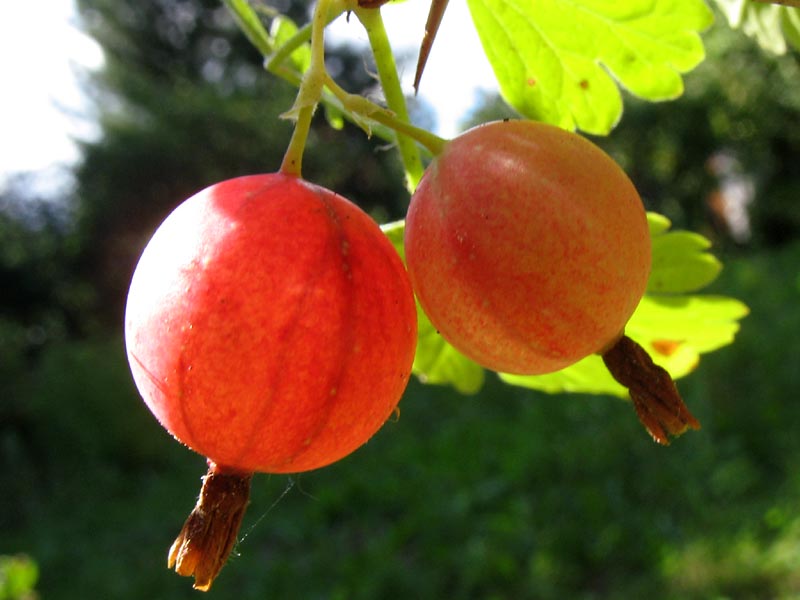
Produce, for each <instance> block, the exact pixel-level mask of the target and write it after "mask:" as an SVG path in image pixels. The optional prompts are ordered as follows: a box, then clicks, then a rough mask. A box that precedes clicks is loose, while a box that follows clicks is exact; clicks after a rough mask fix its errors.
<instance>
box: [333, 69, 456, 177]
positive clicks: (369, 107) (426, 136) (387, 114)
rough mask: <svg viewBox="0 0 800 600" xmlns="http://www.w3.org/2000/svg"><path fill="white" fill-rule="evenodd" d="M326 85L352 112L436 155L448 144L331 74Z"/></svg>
mask: <svg viewBox="0 0 800 600" xmlns="http://www.w3.org/2000/svg"><path fill="white" fill-rule="evenodd" d="M325 87H327V88H328V89H329V90H330V92H331V93H332V94H333V95H334V96H335V97H336V99H337V100H339V102H341V104H342V106H343V107H344V108H345V109H346V110H348V111H350V112H351V113H352V114H357V115H359V116H360V117H363V118H365V119H369V120H372V121H375V122H376V123H380V124H381V125H385V126H386V127H389V128H390V129H393V130H394V131H396V132H398V133H400V134H402V135H401V136H398V139H405V140H406V141H410V142H411V143H412V144H413V143H414V142H418V143H420V144H422V145H423V146H424V147H425V148H427V149H428V150H429V151H430V152H431V154H433V155H434V156H435V155H437V154H439V153H440V152H441V151H442V149H443V148H444V145H445V144H447V140H445V139H443V138H440V137H439V136H438V135H434V134H433V133H431V132H430V131H427V130H426V129H421V128H420V127H416V126H415V125H412V124H411V123H409V122H408V121H405V120H403V119H399V118H398V117H397V116H396V115H395V113H394V112H392V111H391V110H388V109H386V108H383V107H382V106H379V105H377V104H375V103H374V102H370V101H369V100H368V99H366V98H365V97H364V96H361V95H359V94H350V93H348V92H347V91H345V90H344V89H342V87H341V86H340V85H339V84H338V83H336V82H335V81H334V80H333V78H332V77H330V76H329V75H326V77H325ZM414 152H415V154H416V156H417V159H419V152H418V151H417V150H416V148H415V150H414ZM420 164H421V163H420ZM407 176H408V174H407ZM420 177H421V175H420ZM417 183H419V179H417V180H416V181H415V182H414V186H416V184H417ZM411 191H413V190H411Z"/></svg>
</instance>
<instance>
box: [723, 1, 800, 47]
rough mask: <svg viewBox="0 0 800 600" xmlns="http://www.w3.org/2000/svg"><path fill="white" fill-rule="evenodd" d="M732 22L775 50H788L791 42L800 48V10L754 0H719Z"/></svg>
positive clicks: (733, 25)
mask: <svg viewBox="0 0 800 600" xmlns="http://www.w3.org/2000/svg"><path fill="white" fill-rule="evenodd" d="M715 1H716V3H717V6H719V8H720V10H721V11H722V13H723V14H724V15H725V17H726V18H727V20H728V23H729V24H730V26H731V27H733V28H734V29H741V30H742V32H744V33H745V34H746V35H748V36H750V37H751V38H753V39H754V40H756V42H758V45H759V46H761V47H762V48H763V49H764V50H766V51H767V52H771V53H773V54H785V53H786V50H787V43H788V44H791V45H792V46H794V47H795V48H798V49H800V10H798V9H797V8H791V7H788V6H779V5H777V4H770V3H764V2H753V1H752V0H715Z"/></svg>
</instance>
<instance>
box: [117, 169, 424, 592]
mask: <svg viewBox="0 0 800 600" xmlns="http://www.w3.org/2000/svg"><path fill="white" fill-rule="evenodd" d="M416 331H417V330H416V309H415V303H414V298H413V293H412V291H411V286H410V283H409V280H408V276H407V273H406V271H405V267H404V266H403V263H402V261H401V259H400V257H399V255H398V254H397V252H396V251H395V249H394V248H393V247H392V245H391V243H390V242H389V240H388V238H386V236H385V235H384V234H383V232H382V231H381V230H380V228H379V227H378V225H377V224H376V223H375V222H374V221H373V220H372V219H371V218H370V217H369V216H368V215H367V214H366V213H364V212H363V211H362V210H361V209H360V208H358V207H357V206H356V205H355V204H353V203H351V202H349V201H348V200H346V199H345V198H343V197H341V196H338V195H336V194H335V193H333V192H331V191H329V190H327V189H324V188H322V187H319V186H316V185H313V184H310V183H308V182H305V181H303V180H302V179H300V178H299V177H297V176H293V175H286V174H283V173H275V174H265V175H254V176H247V177H240V178H236V179H231V180H228V181H223V182H221V183H217V184H216V185H212V186H211V187H209V188H207V189H205V190H203V191H201V192H199V193H198V194H196V195H194V196H192V197H191V198H189V199H188V200H186V201H185V202H183V203H182V204H181V205H179V206H178V207H177V208H176V209H175V210H174V211H173V212H172V213H171V214H170V215H169V216H168V217H167V218H166V220H165V221H164V222H163V223H162V224H161V226H160V227H159V228H158V230H157V231H156V233H155V235H154V236H153V237H152V239H151V240H150V242H149V243H148V245H147V247H146V248H145V250H144V252H143V254H142V256H141V259H140V260H139V263H138V265H137V267H136V270H135V272H134V275H133V279H132V281H131V285H130V290H129V293H128V299H127V306H126V312H125V340H126V346H127V355H128V361H129V363H130V368H131V371H132V373H133V378H134V381H135V383H136V385H137V387H138V389H139V392H140V393H141V395H142V397H143V399H144V401H145V403H146V404H147V406H148V407H149V409H150V410H151V411H152V412H153V414H154V415H155V416H156V418H157V419H158V420H159V422H160V423H161V424H162V425H163V426H164V427H165V428H166V429H167V430H168V431H169V432H170V433H171V434H172V435H173V436H174V437H175V438H177V439H178V440H179V441H181V442H182V443H184V444H185V445H187V446H189V447H190V448H191V449H193V450H194V451H196V452H197V453H199V454H201V455H203V456H205V457H207V458H208V460H209V466H210V468H209V474H208V475H207V477H206V480H205V484H204V493H202V494H201V501H202V500H204V498H203V496H204V494H205V486H206V485H212V484H213V485H216V486H217V487H219V489H218V490H217V491H216V492H214V494H212V497H211V498H205V500H206V508H204V509H203V512H204V514H205V513H208V512H209V511H208V510H207V507H208V506H210V505H211V504H214V503H217V504H219V502H223V503H224V501H225V497H228V496H231V495H234V492H232V491H231V490H235V494H238V495H239V496H242V494H243V495H244V497H243V498H239V499H240V500H241V502H240V504H241V503H242V502H243V503H246V498H247V491H246V490H244V491H239V488H241V487H242V481H247V482H248V484H249V477H250V476H251V475H252V473H253V472H269V473H287V472H299V471H306V470H309V469H316V468H318V467H322V466H325V465H328V464H330V463H332V462H334V461H337V460H339V459H341V458H343V457H344V456H346V455H348V454H350V453H351V452H353V451H354V450H355V449H356V448H358V447H359V446H361V445H362V444H364V443H365V442H366V441H367V440H368V439H369V438H370V437H371V436H372V435H373V434H374V433H375V432H376V431H377V430H378V429H379V428H380V427H381V425H383V423H384V422H385V421H386V420H387V418H389V416H390V415H391V414H392V413H393V411H395V410H396V407H397V404H398V401H399V400H400V397H401V395H402V393H403V391H404V389H405V387H406V384H407V382H408V379H409V376H410V372H411V363H412V362H413V357H414V352H415V348H416ZM228 475H231V476H232V479H231V480H226V479H225V477H226V476H228ZM214 482H217V483H214ZM247 489H249V487H248V488H247ZM214 496H216V497H214ZM199 507H200V503H198V508H199ZM240 508H241V510H242V511H243V506H241V507H240ZM220 510H223V511H227V512H231V510H233V511H234V512H235V511H236V510H237V509H236V508H233V509H231V508H230V507H223V508H221V509H220ZM196 511H197V509H196ZM190 518H191V517H190ZM187 524H188V521H187ZM223 529H224V527H223ZM229 529H230V528H229ZM236 529H238V523H236V524H235V528H234V531H233V535H234V536H235V533H236V531H235V530H236ZM229 541H231V543H232V540H229ZM176 543H178V541H176ZM193 543H195V544H197V542H193ZM184 545H185V544H184ZM180 552H181V551H180V549H179V548H176V547H173V550H172V551H171V554H170V563H173V562H176V561H177V562H178V563H179V567H180V563H181V556H180ZM194 562H195V560H194V559H191V560H188V559H187V563H186V565H187V566H185V568H182V570H181V568H179V572H182V571H187V573H182V574H191V572H192V571H193V570H194V566H195V565H194ZM220 566H221V565H220ZM215 574H216V573H212V574H211V575H210V579H209V575H208V574H206V573H204V574H202V576H198V574H197V573H195V577H196V584H195V585H196V587H200V588H201V589H207V585H210V580H213V576H214V575H215ZM204 585H205V586H206V587H203V586H204Z"/></svg>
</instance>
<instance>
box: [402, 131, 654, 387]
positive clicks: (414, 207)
mask: <svg viewBox="0 0 800 600" xmlns="http://www.w3.org/2000/svg"><path fill="white" fill-rule="evenodd" d="M405 252H406V261H407V265H408V270H409V275H410V276H411V282H412V285H413V287H414V291H415V292H416V294H417V297H418V298H419V301H420V304H421V305H422V307H423V309H424V311H425V313H426V314H427V315H428V317H429V318H430V320H431V322H432V323H433V324H434V325H435V326H436V328H437V329H438V330H439V331H440V333H441V335H442V336H443V337H444V338H445V339H446V340H448V341H449V342H450V343H451V344H452V345H453V346H454V347H456V348H457V349H458V350H460V351H461V352H462V353H464V354H465V355H467V356H468V357H470V358H472V359H473V360H475V361H476V362H478V363H479V364H481V365H483V366H485V367H488V368H490V369H493V370H495V371H502V372H507V373H516V374H526V375H529V374H542V373H548V372H552V371H557V370H559V369H561V368H564V367H566V366H568V365H570V364H572V363H574V362H576V361H578V360H580V359H581V358H583V357H585V356H588V355H590V354H593V353H596V352H600V351H602V350H603V349H604V348H606V347H608V346H609V345H611V344H613V343H614V342H615V341H616V340H617V339H618V338H619V337H620V336H621V335H622V332H623V329H624V327H625V324H626V323H627V321H628V319H629V318H630V316H631V314H632V313H633V311H634V309H635V308H636V306H637V304H638V303H639V300H640V299H641V297H642V295H643V294H644V291H645V287H646V285H647V278H648V275H649V271H650V238H649V234H648V226H647V218H646V215H645V210H644V207H643V205H642V202H641V200H640V198H639V195H638V194H637V192H636V189H635V188H634V186H633V184H632V183H631V182H630V180H629V179H628V177H627V176H626V175H625V173H624V172H623V171H622V169H621V168H620V167H619V166H618V165H617V164H616V163H615V162H614V161H613V160H612V159H611V158H610V157H609V156H608V155H607V154H606V153H605V152H603V151H602V150H600V149H599V148H598V147H597V146H596V145H594V144H593V143H591V142H590V141H588V140H587V139H585V138H583V137H581V136H579V135H577V134H574V133H571V132H568V131H565V130H562V129H559V128H557V127H554V126H551V125H546V124H543V123H536V122H533V121H497V122H493V123H487V124H485V125H481V126H478V127H475V128H473V129H471V130H469V131H467V132H465V133H464V134H462V135H460V136H458V137H457V138H455V139H453V140H451V141H449V142H448V143H447V144H446V145H445V147H444V149H443V151H442V152H441V154H439V155H438V156H437V157H435V158H434V160H433V161H432V163H431V164H430V165H429V166H428V168H427V169H426V172H425V175H424V176H423V178H422V181H421V182H420V184H419V186H418V188H417V190H416V192H415V193H414V195H413V198H412V200H411V205H410V208H409V211H408V216H407V219H406V230H405Z"/></svg>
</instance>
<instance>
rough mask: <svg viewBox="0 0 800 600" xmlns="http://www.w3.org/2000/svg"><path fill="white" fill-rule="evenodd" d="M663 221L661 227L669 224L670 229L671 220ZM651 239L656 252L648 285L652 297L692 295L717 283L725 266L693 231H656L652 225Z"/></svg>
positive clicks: (709, 245) (702, 238) (706, 241)
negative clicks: (714, 282)
mask: <svg viewBox="0 0 800 600" xmlns="http://www.w3.org/2000/svg"><path fill="white" fill-rule="evenodd" d="M659 216H660V215H659ZM648 217H649V215H648ZM661 219H663V221H661V222H660V224H659V225H663V222H664V221H666V226H667V227H669V225H670V223H669V220H667V219H666V218H665V217H661ZM650 236H651V238H652V249H653V264H652V268H651V271H650V279H649V280H648V282H647V291H648V292H650V293H662V294H663V293H685V292H693V291H696V290H699V289H700V288H703V287H705V286H707V285H708V284H709V283H711V282H712V281H714V279H716V278H717V275H719V272H720V271H721V270H722V263H720V262H719V260H717V258H716V257H715V256H713V255H712V254H710V253H708V252H707V250H708V249H709V248H710V247H711V242H710V241H708V240H707V239H706V238H704V237H703V236H702V235H699V234H697V233H692V232H690V231H669V232H668V231H667V230H666V229H659V230H656V231H654V230H653V227H652V225H651V228H650Z"/></svg>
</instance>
